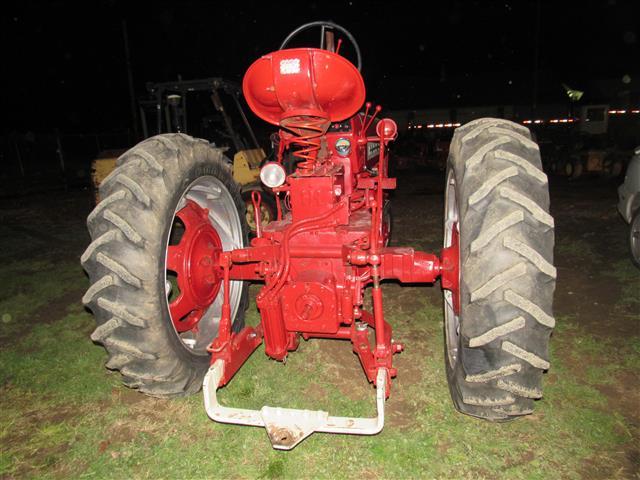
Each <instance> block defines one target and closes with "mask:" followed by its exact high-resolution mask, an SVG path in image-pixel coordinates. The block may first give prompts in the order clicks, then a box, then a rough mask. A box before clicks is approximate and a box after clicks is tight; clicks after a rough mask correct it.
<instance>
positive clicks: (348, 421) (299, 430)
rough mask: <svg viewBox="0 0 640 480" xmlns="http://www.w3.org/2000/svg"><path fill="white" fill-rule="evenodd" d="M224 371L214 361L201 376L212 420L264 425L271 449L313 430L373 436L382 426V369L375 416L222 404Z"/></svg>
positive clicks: (384, 378)
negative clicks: (254, 408)
mask: <svg viewBox="0 0 640 480" xmlns="http://www.w3.org/2000/svg"><path fill="white" fill-rule="evenodd" d="M223 372H224V362H223V361H222V360H217V361H216V362H215V363H214V364H213V365H212V366H211V367H210V368H209V371H208V372H207V374H206V375H205V377H204V383H203V386H202V390H203V393H204V408H205V409H206V411H207V415H209V418H211V419H212V420H215V421H216V422H221V423H235V424H238V425H250V426H254V427H265V428H266V429H267V435H269V439H270V440H271V444H272V445H273V448H275V449H278V450H291V449H292V448H293V447H295V446H296V445H297V444H298V443H300V442H301V441H302V440H304V439H305V438H307V437H308V436H309V435H311V434H312V433H313V432H326V433H350V434H355V435H375V434H376V433H379V432H380V431H381V430H382V427H384V400H385V397H386V388H387V372H386V369H384V368H380V369H379V370H378V378H377V382H376V383H377V387H378V388H377V391H376V407H377V409H378V415H377V416H376V417H375V418H353V417H332V416H329V414H328V413H327V412H323V411H321V410H295V409H291V408H278V407H268V406H264V407H262V409H261V410H247V409H244V408H230V407H224V406H222V405H220V404H219V403H218V398H217V395H216V390H217V389H218V385H219V383H220V379H221V378H222V374H223Z"/></svg>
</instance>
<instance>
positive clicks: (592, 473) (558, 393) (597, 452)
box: [0, 179, 640, 479]
mask: <svg viewBox="0 0 640 480" xmlns="http://www.w3.org/2000/svg"><path fill="white" fill-rule="evenodd" d="M405 181H407V180H405ZM420 181H421V180H419V179H418V180H415V179H414V180H412V182H414V183H411V184H410V185H409V187H408V188H406V189H405V190H402V191H401V192H400V194H399V195H398V199H397V203H396V207H394V208H396V210H397V211H396V225H395V227H396V231H395V234H394V235H395V239H396V240H395V241H396V243H404V242H408V243H412V244H413V245H415V246H420V247H424V248H431V249H437V248H438V243H439V236H440V230H438V229H439V228H440V227H439V222H440V212H441V200H440V199H439V197H436V196H430V197H429V198H427V197H428V196H429V195H425V194H421V193H420V190H419V189H418V188H417V187H416V185H414V184H415V183H416V182H420ZM422 181H425V182H426V181H434V180H429V179H423V180H422ZM435 181H439V179H436V180H435ZM414 187H415V188H414ZM579 193H580V192H578V194H579ZM605 193H606V194H607V195H609V196H608V197H606V199H607V201H606V202H603V203H602V205H601V204H600V203H598V204H597V205H595V204H594V205H592V208H591V211H594V210H595V211H596V212H605V213H604V214H603V215H604V218H600V217H597V218H595V217H594V218H593V219H592V220H591V221H592V225H591V226H589V227H588V229H592V230H598V231H601V230H600V229H601V227H602V225H604V226H605V227H608V231H607V233H606V235H608V237H607V238H605V239H603V238H601V236H593V235H586V236H585V230H584V229H585V228H587V227H586V226H585V225H584V222H583V221H582V220H581V218H576V217H575V215H573V214H571V215H569V213H568V211H565V210H563V209H560V208H559V209H558V210H557V211H556V212H554V213H555V214H556V223H557V225H558V249H557V255H560V254H562V256H561V257H558V258H557V264H558V270H559V281H558V293H557V301H556V314H557V329H556V331H555V333H554V336H553V338H552V344H551V345H552V347H551V361H552V367H551V369H550V371H549V373H548V374H547V375H546V378H545V396H544V399H543V400H541V401H539V402H538V403H537V406H536V411H535V413H534V414H533V415H530V416H528V417H526V418H522V419H520V420H518V421H515V422H510V423H498V424H492V423H487V422H484V421H479V420H477V419H473V418H471V417H467V416H463V415H460V414H458V413H457V412H456V411H455V410H454V408H453V406H452V403H451V401H450V399H449V393H448V389H447V385H446V379H445V372H444V360H443V347H442V315H441V300H440V296H439V295H440V291H439V287H438V286H437V285H436V286H435V287H426V286H425V287H400V286H397V285H394V284H389V285H387V286H386V287H385V289H386V290H385V291H386V304H385V310H386V313H387V314H388V320H389V321H390V323H391V324H392V325H393V326H394V337H395V338H396V339H397V340H398V341H401V342H403V343H405V345H406V350H405V352H403V353H402V354H400V355H399V356H396V358H395V361H396V365H397V367H398V370H399V374H398V377H397V379H395V380H394V382H393V385H392V392H391V396H390V399H389V400H388V402H387V404H386V413H387V422H386V425H385V428H384V430H383V431H382V433H381V434H379V435H377V436H373V437H357V436H339V435H328V434H314V435H312V436H311V437H309V438H308V439H306V440H305V441H304V442H303V443H301V444H300V445H299V446H298V447H296V448H295V449H294V450H292V451H290V452H278V451H275V450H273V449H272V448H271V445H270V442H269V440H268V438H267V435H266V432H265V431H264V429H259V428H249V427H239V426H230V425H222V424H216V423H213V422H211V421H210V420H209V419H208V418H207V416H206V413H205V411H204V407H203V404H202V397H201V395H196V396H193V397H189V398H182V399H177V400H159V399H153V398H149V397H145V396H144V395H141V394H139V393H137V392H136V391H133V390H130V389H128V388H126V387H124V386H122V385H121V383H120V379H119V374H117V373H111V372H109V371H108V370H106V369H105V368H104V367H103V364H104V361H105V359H106V354H105V352H104V350H103V349H102V348H101V347H100V346H96V345H94V344H93V343H92V342H91V340H90V339H89V334H90V333H91V331H92V329H93V327H94V323H93V318H92V316H91V315H90V314H89V313H87V312H85V311H84V309H83V307H82V305H81V303H80V297H81V295H82V293H83V290H84V289H85V288H86V286H87V280H86V278H85V276H84V274H83V272H82V269H81V267H80V265H79V261H78V257H79V255H80V253H81V252H82V248H83V246H84V245H85V244H86V241H87V239H86V234H85V233H84V225H83V216H84V215H86V213H87V212H88V209H89V208H90V204H89V202H90V199H89V196H88V195H85V194H64V195H62V196H61V199H60V201H59V202H57V203H56V209H57V210H56V211H58V210H62V211H61V212H59V213H57V214H56V215H58V216H56V215H53V216H51V215H40V216H38V215H39V214H34V215H36V216H37V218H38V222H37V226H35V227H34V222H32V221H31V220H30V219H32V218H33V217H31V216H30V214H29V213H28V212H29V211H30V210H29V208H28V207H21V206H20V207H18V206H16V205H17V204H14V203H12V202H6V204H3V205H2V208H1V209H0V215H1V217H0V218H2V220H3V221H2V222H0V247H1V251H0V277H1V278H2V279H3V287H2V289H1V291H0V316H1V317H0V318H1V319H2V323H1V324H0V340H1V351H0V388H1V392H0V446H1V447H0V448H1V451H0V475H1V476H2V478H36V477H37V478H267V479H272V478H274V479H275V478H362V477H366V478H391V477H393V478H445V479H451V478H470V479H471V478H473V479H477V478H486V479H494V478H508V479H521V478H522V479H525V478H526V479H536V478H540V479H549V478H563V479H564V478H569V479H572V478H576V479H578V478H621V479H622V478H624V479H626V478H639V473H638V465H639V457H640V453H639V452H638V444H639V435H638V433H639V431H640V423H639V418H640V413H639V412H638V409H639V408H640V407H639V405H640V401H639V400H640V399H639V397H638V390H639V388H638V387H639V380H638V373H639V371H640V332H639V329H638V326H639V325H640V323H639V321H640V315H639V303H638V292H640V280H639V279H640V275H639V272H638V270H636V269H635V268H634V267H633V266H632V265H631V263H630V262H629V261H627V259H626V257H625V255H626V252H625V251H624V235H623V233H624V228H625V226H624V224H622V222H621V221H620V220H619V219H618V218H617V217H616V216H615V215H610V214H609V213H608V212H609V210H608V209H609V208H610V207H611V205H612V203H613V202H615V198H613V197H612V195H613V194H612V193H611V191H609V190H606V192H605ZM578 194H576V195H578ZM562 195H565V196H566V195H570V194H569V193H566V192H564V193H563V194H562ZM436 198H437V200H436ZM579 198H582V197H579ZM612 198H613V200H612ZM36 200H37V199H36ZM565 200H567V199H566V198H565V197H560V201H565ZM34 201H35V200H34ZM416 202H421V204H424V205H427V204H431V203H434V208H433V211H429V212H428V214H427V217H426V218H424V219H420V220H419V221H418V222H416V220H415V217H414V216H413V215H412V213H411V205H414V204H416ZM51 208H52V207H51V206H47V205H42V210H43V211H48V209H51ZM614 213H615V212H614ZM563 221H564V223H563ZM601 224H602V225H601ZM25 225H28V229H25V228H24V227H25ZM420 229H424V232H425V233H424V234H423V235H420ZM588 231H591V230H588ZM16 232H18V233H16ZM34 232H35V233H34ZM47 236H48V237H50V238H49V240H47ZM618 237H619V238H618ZM51 239H53V241H55V242H52V240H51ZM612 252H615V253H614V254H612ZM612 255H613V256H614V257H615V258H614V259H613V260H614V261H613V262H611V256H612ZM605 265H608V268H607V269H606V270H607V271H606V274H602V273H601V270H602V267H604V266H605ZM592 274H593V278H590V276H591V275H592ZM589 282H591V283H589ZM587 283H589V286H588V289H590V290H589V291H591V290H594V289H595V290H598V291H601V294H600V295H599V296H597V297H596V296H594V295H595V294H590V295H589V297H588V298H587V297H585V296H584V295H581V294H580V285H583V286H585V285H586V284H587ZM593 283H595V284H597V285H599V284H602V285H605V284H606V288H605V287H603V288H600V289H598V288H596V287H594V285H592V284H593ZM611 285H613V287H612V286H611ZM257 288H258V287H257V286H254V287H252V294H253V295H255V293H256V292H257ZM584 288H585V289H586V288H587V287H586V286H585V287H584ZM602 292H603V293H602ZM578 296H579V299H578V298H576V297H578ZM590 303H595V304H597V305H591V306H589V305H587V304H590ZM600 311H603V312H607V315H608V316H607V318H601V316H598V312H600ZM592 317H593V318H592ZM257 320H258V314H257V312H256V311H255V307H252V308H251V310H250V311H249V319H248V321H249V322H253V323H255V322H257ZM219 398H220V400H221V401H222V402H223V403H225V404H227V405H233V406H239V407H248V408H260V407H261V406H262V405H265V404H269V405H273V406H287V407H292V408H310V409H326V410H328V411H329V412H330V413H331V414H335V415H357V416H366V415H373V414H374V413H375V390H374V388H373V387H372V386H370V385H369V384H368V383H367V382H366V380H365V377H364V375H363V373H362V371H361V367H360V366H359V363H358V360H357V357H356V356H355V355H353V354H352V353H351V348H350V345H349V343H348V342H339V341H331V340H312V341H309V342H302V343H301V346H300V349H299V352H297V353H295V354H292V355H291V356H290V358H289V361H288V362H287V364H286V365H283V364H281V363H277V362H274V361H272V360H269V359H268V358H267V357H266V356H265V355H264V354H263V349H262V348H259V349H258V350H257V351H256V352H255V353H254V354H253V356H252V357H251V358H250V359H249V361H248V362H247V363H246V365H245V366H244V367H243V368H242V369H241V370H240V372H239V373H238V374H237V375H236V377H235V378H234V379H233V380H232V381H231V383H230V384H229V385H228V386H227V387H225V388H224V389H222V390H220V392H219Z"/></svg>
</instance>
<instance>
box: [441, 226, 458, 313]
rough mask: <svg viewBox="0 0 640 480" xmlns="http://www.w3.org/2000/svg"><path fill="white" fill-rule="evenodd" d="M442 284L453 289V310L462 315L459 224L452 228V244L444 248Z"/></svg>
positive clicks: (443, 286)
mask: <svg viewBox="0 0 640 480" xmlns="http://www.w3.org/2000/svg"><path fill="white" fill-rule="evenodd" d="M441 268H442V274H441V275H442V276H441V285H442V288H443V289H445V290H449V291H451V299H452V301H453V312H454V313H455V314H456V315H460V232H459V231H458V224H457V223H456V224H455V225H453V227H452V229H451V245H450V246H448V247H446V248H444V249H443V250H442V261H441Z"/></svg>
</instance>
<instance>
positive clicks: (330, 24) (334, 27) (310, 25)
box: [280, 20, 362, 71]
mask: <svg viewBox="0 0 640 480" xmlns="http://www.w3.org/2000/svg"><path fill="white" fill-rule="evenodd" d="M313 27H320V29H321V33H320V48H324V34H325V31H326V30H327V29H329V30H337V31H339V32H341V33H344V35H345V36H346V37H347V38H348V39H349V41H350V42H351V44H352V45H353V48H354V50H355V51H356V58H357V65H356V66H357V67H358V71H360V70H361V69H362V56H361V55H360V47H359V46H358V42H356V39H355V38H354V37H353V35H351V32H349V30H347V29H346V28H344V27H341V26H340V25H338V24H337V23H333V22H328V21H322V20H320V21H316V22H309V23H305V24H304V25H301V26H299V27H298V28H296V29H295V30H294V31H293V32H291V33H290V34H289V35H287V38H285V39H284V41H283V42H282V45H280V50H284V49H285V48H287V45H288V44H289V42H290V41H291V40H292V39H293V38H294V37H295V36H297V35H298V34H299V33H301V32H303V31H305V30H308V29H310V28H313Z"/></svg>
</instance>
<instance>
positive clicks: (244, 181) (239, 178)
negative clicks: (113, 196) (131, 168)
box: [92, 77, 276, 232]
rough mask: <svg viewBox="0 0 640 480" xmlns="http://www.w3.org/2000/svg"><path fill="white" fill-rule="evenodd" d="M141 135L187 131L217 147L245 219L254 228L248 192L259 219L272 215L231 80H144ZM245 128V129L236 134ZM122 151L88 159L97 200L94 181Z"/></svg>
mask: <svg viewBox="0 0 640 480" xmlns="http://www.w3.org/2000/svg"><path fill="white" fill-rule="evenodd" d="M139 105H140V112H139V115H140V123H141V127H142V133H143V136H144V138H149V137H150V136H153V135H159V134H163V133H192V134H193V135H196V136H197V137H198V138H202V139H206V140H208V141H209V142H211V144H212V147H213V148H219V149H222V150H223V151H224V152H225V154H226V156H227V157H228V158H229V159H232V160H231V164H232V169H233V178H234V180H235V181H236V182H237V183H238V184H239V185H241V187H242V198H243V199H244V200H245V203H246V211H247V218H246V220H247V222H248V225H249V228H250V230H251V231H252V232H254V231H255V216H254V214H253V203H252V202H251V193H252V192H253V191H254V190H258V191H260V192H261V193H262V202H261V205H260V211H261V220H262V223H264V224H267V223H269V222H270V221H272V220H273V219H274V218H275V216H276V205H275V200H274V198H273V196H272V195H270V194H269V192H266V191H264V190H263V188H262V184H261V183H260V180H259V175H260V165H261V164H262V163H263V162H264V161H265V160H266V158H267V155H266V154H265V151H264V149H263V148H262V147H260V144H259V142H258V140H257V138H256V135H255V133H254V130H253V128H252V127H251V124H250V123H249V120H248V119H247V116H246V114H245V112H244V109H243V107H242V91H241V89H240V86H239V85H237V84H236V83H234V82H231V81H228V80H225V79H222V78H219V77H211V78H204V79H195V80H179V81H176V82H163V83H147V97H146V98H143V99H141V100H140V101H139ZM241 132H244V133H241ZM123 153H124V150H106V151H103V152H101V153H100V154H99V155H98V158H96V159H95V160H94V161H93V162H92V181H93V184H94V187H95V191H96V203H97V202H98V201H99V200H100V195H99V191H98V187H99V185H100V184H101V183H102V181H103V180H104V179H105V178H107V176H108V175H109V174H110V173H111V172H112V171H113V170H114V169H115V167H116V160H117V159H118V158H119V157H120V156H121V155H122V154H123Z"/></svg>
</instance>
